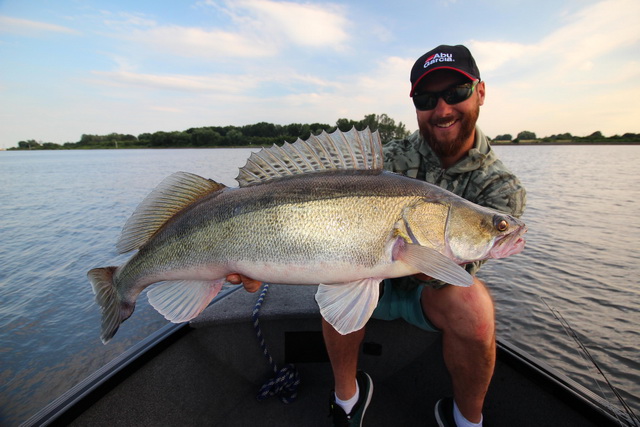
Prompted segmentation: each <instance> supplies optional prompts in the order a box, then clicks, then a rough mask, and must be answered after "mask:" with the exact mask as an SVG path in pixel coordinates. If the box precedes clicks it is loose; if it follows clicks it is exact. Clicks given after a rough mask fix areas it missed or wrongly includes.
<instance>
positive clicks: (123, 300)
mask: <svg viewBox="0 0 640 427" xmlns="http://www.w3.org/2000/svg"><path fill="white" fill-rule="evenodd" d="M382 159H383V155H382V144H381V142H380V137H379V135H378V133H377V132H376V133H371V132H370V131H369V129H366V130H364V131H356V130H355V129H352V130H351V131H349V132H346V133H343V132H339V131H336V132H334V133H332V134H327V133H326V132H323V133H322V134H321V135H319V136H311V137H310V138H309V139H308V140H306V141H302V140H300V139H299V140H298V141H296V142H295V143H294V144H285V145H284V146H283V147H278V146H275V145H274V146H273V147H271V148H268V149H263V150H262V151H260V152H258V153H253V154H252V155H251V156H250V157H249V159H248V160H247V164H246V165H245V166H244V167H242V168H241V169H240V173H239V175H238V177H237V178H236V179H237V181H238V183H239V187H238V188H230V187H226V186H224V185H222V184H218V183H216V182H214V181H212V180H209V179H205V178H202V177H200V176H197V175H193V174H190V173H185V172H177V173H175V174H173V175H171V176H169V177H168V178H166V179H165V180H164V181H163V182H162V183H161V184H160V185H159V186H158V187H157V188H156V189H155V190H153V192H152V193H151V194H150V195H149V196H147V197H146V198H145V199H144V200H143V201H142V203H141V204H140V206H138V208H137V209H136V211H135V212H134V213H133V215H132V216H131V218H130V219H129V220H128V221H127V222H126V224H125V226H124V228H123V231H122V235H121V236H120V239H119V241H118V242H117V249H118V251H119V252H120V253H125V252H129V251H132V250H136V249H137V252H136V253H135V254H134V255H133V256H132V257H131V258H130V259H129V260H128V261H127V262H126V263H125V264H124V265H122V266H120V267H105V268H96V269H93V270H90V271H89V272H88V277H89V280H90V282H91V285H92V287H93V291H94V293H95V294H96V301H97V303H98V304H99V305H100V307H101V311H102V333H101V339H102V341H103V342H104V343H107V342H108V341H109V340H110V339H111V338H112V337H113V336H114V334H115V333H116V331H117V330H118V327H119V326H120V324H121V323H122V322H123V321H124V320H126V319H127V318H129V316H131V314H132V313H133V310H134V308H135V303H136V298H137V297H138V295H139V294H140V292H142V291H143V290H144V289H145V288H146V287H147V286H150V285H153V284H156V285H155V286H154V287H153V288H151V289H150V291H149V292H148V294H147V296H148V298H149V301H150V303H151V305H152V306H153V307H154V308H155V309H156V310H158V311H159V312H160V313H162V314H163V315H164V316H165V317H166V318H167V319H168V320H170V321H172V322H176V323H177V322H184V321H187V320H190V319H192V318H194V317H195V316H197V315H198V314H199V313H200V312H201V311H202V310H203V309H204V308H205V307H206V306H207V305H208V304H209V302H211V300H212V299H213V298H214V297H215V296H216V294H217V293H218V292H219V290H220V288H221V287H222V285H223V283H224V282H225V277H226V276H227V275H228V274H230V273H240V274H243V275H245V276H248V277H252V278H254V279H257V280H261V281H263V282H269V283H280V284H320V285H319V287H318V291H317V293H316V301H317V302H318V305H319V307H320V312H321V315H322V316H323V317H324V318H325V319H326V320H327V321H328V322H329V323H331V324H332V325H333V326H334V327H335V328H336V330H338V331H339V332H340V333H342V334H347V333H349V332H352V331H355V330H358V329H360V328H361V327H362V326H364V324H365V323H366V322H367V320H368V319H369V317H370V316H371V313H372V312H373V310H374V309H375V307H376V305H377V302H378V292H379V283H380V281H381V280H383V279H385V278H392V277H400V276H407V275H412V274H417V273H420V272H421V273H424V274H426V275H428V276H431V277H434V278H437V279H440V280H443V281H445V282H448V283H451V284H453V285H458V286H470V285H471V284H472V282H473V279H472V277H471V276H470V275H469V274H468V273H467V272H466V271H465V270H464V269H463V268H462V267H461V266H460V265H461V264H465V263H468V262H472V261H477V260H482V259H487V258H502V257H506V256H509V255H511V254H515V253H518V252H520V251H521V250H522V249H523V247H524V239H523V237H522V235H523V234H524V232H525V231H526V228H525V226H524V224H523V223H522V222H521V221H519V220H518V219H516V218H513V217H511V216H509V215H506V214H504V213H500V212H496V211H493V210H490V209H487V208H484V207H481V206H478V205H476V204H473V203H471V202H469V201H467V200H464V199H462V198H460V197H458V196H456V195H454V194H453V193H450V192H448V191H446V190H444V189H441V188H439V187H437V186H434V185H431V184H428V183H426V182H422V181H418V180H415V179H411V178H407V177H405V176H402V175H397V174H394V173H391V172H387V171H384V170H383V160H382ZM159 282H162V283H159Z"/></svg>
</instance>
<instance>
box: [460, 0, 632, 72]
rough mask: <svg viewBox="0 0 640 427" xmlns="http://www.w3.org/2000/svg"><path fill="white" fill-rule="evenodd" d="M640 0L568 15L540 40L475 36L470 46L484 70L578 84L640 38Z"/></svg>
mask: <svg viewBox="0 0 640 427" xmlns="http://www.w3.org/2000/svg"><path fill="white" fill-rule="evenodd" d="M638 16H640V3H639V2H637V1H635V0H606V1H602V2H600V3H597V4H594V5H592V6H589V7H586V8H584V9H582V10H581V11H579V12H577V13H575V14H573V15H567V16H566V17H565V22H566V25H564V26H563V27H560V28H558V29H557V30H556V31H554V32H552V33H551V34H549V35H548V36H547V37H545V38H543V39H541V40H540V41H538V42H536V43H531V44H523V43H515V42H501V41H478V40H472V41H471V42H470V46H471V48H472V51H473V52H474V54H475V56H476V59H477V60H478V62H479V65H480V69H481V72H487V73H488V74H492V73H494V72H495V73H496V74H498V75H501V76H504V75H506V73H507V71H506V70H511V74H512V75H513V76H514V77H516V78H517V79H518V80H523V78H526V77H527V76H529V77H530V80H534V79H535V80H536V81H537V82H538V84H540V83H543V82H544V83H549V84H558V83H562V84H566V83H569V84H576V83H580V82H581V81H585V80H588V78H589V77H588V76H590V75H592V73H593V72H596V71H599V70H601V67H598V64H599V63H601V62H603V61H607V56H608V55H609V54H610V53H612V52H614V51H616V50H620V49H623V48H626V47H629V46H633V45H634V44H637V43H638V41H639V40H640V26H638V25H637V22H636V21H637V17H638Z"/></svg>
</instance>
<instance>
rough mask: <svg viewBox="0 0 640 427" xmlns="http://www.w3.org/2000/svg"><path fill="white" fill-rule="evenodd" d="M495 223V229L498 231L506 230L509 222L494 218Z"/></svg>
mask: <svg viewBox="0 0 640 427" xmlns="http://www.w3.org/2000/svg"><path fill="white" fill-rule="evenodd" d="M495 224H496V229H497V230H498V231H500V232H502V231H507V229H508V228H509V222H507V220H506V219H499V218H496V221H495Z"/></svg>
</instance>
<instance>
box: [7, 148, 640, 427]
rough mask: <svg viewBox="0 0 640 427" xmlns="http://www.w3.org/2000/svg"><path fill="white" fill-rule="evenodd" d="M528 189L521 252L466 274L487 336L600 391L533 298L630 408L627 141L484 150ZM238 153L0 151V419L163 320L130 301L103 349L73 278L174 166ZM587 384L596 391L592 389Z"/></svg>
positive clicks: (213, 173)
mask: <svg viewBox="0 0 640 427" xmlns="http://www.w3.org/2000/svg"><path fill="white" fill-rule="evenodd" d="M495 149H496V151H497V152H498V154H499V155H500V157H501V158H502V159H503V161H504V162H505V163H506V164H507V165H508V166H509V168H510V169H511V170H512V171H513V172H515V173H516V174H517V175H518V176H519V177H520V179H521V180H522V181H523V183H524V185H525V187H526V188H527V191H528V205H527V211H526V213H525V216H524V217H523V219H524V220H525V222H526V223H527V225H528V228H529V232H528V234H527V247H526V248H525V250H524V252H523V253H522V254H519V255H516V256H514V257H511V258H509V259H505V260H497V261H491V262H489V263H487V264H486V265H485V266H484V267H483V268H482V270H481V271H480V273H479V276H480V277H481V278H482V279H483V280H485V281H486V282H487V283H488V284H489V286H490V288H491V289H492V293H493V296H494V298H495V300H496V306H497V311H498V333H499V338H502V339H505V340H508V341H509V342H511V343H513V344H515V345H517V346H518V347H520V348H522V349H524V350H526V351H528V352H529V353H531V354H533V355H534V356H536V357H538V358H539V359H541V360H543V361H545V362H547V363H548V364H550V365H552V366H554V367H556V368H558V369H559V370H561V371H562V372H564V373H565V374H567V375H569V376H570V377H571V378H573V379H575V380H576V381H578V382H580V383H582V384H584V385H585V386H586V387H588V388H590V389H592V390H594V391H595V392H596V393H599V394H601V393H604V395H605V397H606V398H608V399H612V393H610V392H608V391H607V390H606V389H604V386H602V381H601V380H600V378H599V377H598V375H597V374H596V373H595V372H594V369H593V368H592V367H591V366H590V365H589V364H588V363H586V362H585V359H584V358H583V357H582V356H581V354H580V351H579V350H578V346H577V345H576V343H575V342H574V341H573V340H572V339H571V338H570V337H568V336H567V334H566V333H565V332H564V330H563V328H562V326H561V324H560V323H559V321H558V320H557V319H556V318H555V317H554V315H553V314H552V313H551V312H550V310H549V309H548V308H547V306H546V305H545V303H544V302H543V300H542V299H541V298H544V300H545V301H546V302H547V303H548V304H549V305H550V306H551V307H553V308H554V309H556V310H558V311H559V312H560V313H561V314H562V316H563V317H564V318H565V319H566V320H567V321H568V322H569V323H570V325H571V326H572V328H573V329H574V330H575V331H576V333H577V334H578V335H579V337H580V338H581V340H582V342H583V343H584V344H585V346H586V347H587V348H588V349H589V351H590V352H591V354H592V355H593V356H594V358H595V359H596V361H597V362H598V363H599V364H600V366H601V367H602V369H603V371H604V372H605V373H606V375H607V377H608V378H609V380H610V381H611V382H612V383H613V384H614V385H615V386H616V387H617V388H618V389H619V390H620V392H621V394H622V395H623V396H624V397H625V399H626V400H627V402H628V403H629V404H630V405H631V406H632V407H633V408H634V409H635V410H636V412H639V411H640V362H639V359H640V358H638V348H639V347H640V305H639V302H640V279H639V277H640V252H639V251H640V215H639V214H640V179H639V177H638V166H637V165H638V163H639V162H640V146H620V147H611V146H576V147H568V146H498V147H496V148H495ZM249 153H250V150H248V149H201V150H188V149H185V150H104V151H38V152H0V201H1V202H0V262H1V267H0V301H1V303H0V342H1V343H2V344H1V345H0V425H18V424H20V423H21V422H23V421H25V420H26V419H28V418H29V417H30V416H32V415H33V414H35V413H36V412H37V411H38V410H39V409H41V408H42V407H43V406H45V405H47V404H48V403H50V402H51V401H52V400H53V399H55V398H56V397H57V396H58V395H60V394H62V393H63V392H65V391H66V390H68V389H69V388H70V387H72V386H74V385H75V384H77V383H78V382H79V381H81V380H83V379H84V378H86V377H87V376H88V375H90V374H91V373H92V372H94V371H95V370H96V369H98V368H99V367H101V366H103V365H104V364H106V363H107V362H109V361H110V360H112V359H113V358H114V357H116V356H117V355H119V354H120V353H122V352H123V351H124V350H126V349H127V348H128V347H130V346H132V345H133V344H134V343H136V342H137V341H138V340H140V339H141V338H143V337H145V336H147V335H148V334H150V333H152V332H153V331H155V330H157V329H158V328H160V327H161V326H163V325H164V324H165V323H166V321H165V320H164V319H163V318H162V316H160V315H159V314H158V313H156V312H155V310H153V309H152V308H151V307H150V306H149V305H148V303H147V300H146V297H145V296H144V295H142V296H141V297H140V298H139V299H138V304H137V307H136V311H135V313H134V315H133V316H132V317H131V318H130V319H129V320H127V321H126V322H125V323H124V324H123V325H122V326H121V328H120V330H119V331H118V334H117V335H116V336H115V338H114V339H113V340H112V341H111V342H110V343H109V344H108V345H106V346H104V345H102V343H101V342H100V339H99V335H100V313H99V309H98V307H97V306H96V304H95V303H94V301H93V298H94V296H93V293H92V291H91V287H90V285H89V283H88V281H87V279H86V272H87V271H88V270H89V269H91V268H93V267H99V266H106V265H119V264H121V263H122V262H124V260H126V259H127V258H128V256H129V255H118V254H117V253H116V250H115V242H116V240H117V238H118V235H119V233H120V230H121V228H122V226H123V224H124V223H125V221H126V220H127V218H128V217H129V215H131V213H132V212H133V210H134V209H135V207H136V206H137V204H138V203H139V202H140V201H141V200H142V199H143V198H144V197H145V196H146V195H147V194H148V193H149V192H150V191H151V190H152V189H153V188H154V187H155V186H156V185H157V184H158V183H159V182H160V181H162V179H163V178H165V177H166V176H167V175H169V174H171V173H173V172H175V171H179V170H183V171H188V172H193V173H196V174H199V175H202V176H204V177H207V178H211V179H214V180H216V181H219V182H222V183H224V184H226V185H231V186H235V185H236V184H235V181H234V178H235V176H236V174H237V168H238V167H239V166H242V165H243V164H244V163H245V161H246V159H247V157H248V156H249ZM600 388H603V390H602V392H601V391H600Z"/></svg>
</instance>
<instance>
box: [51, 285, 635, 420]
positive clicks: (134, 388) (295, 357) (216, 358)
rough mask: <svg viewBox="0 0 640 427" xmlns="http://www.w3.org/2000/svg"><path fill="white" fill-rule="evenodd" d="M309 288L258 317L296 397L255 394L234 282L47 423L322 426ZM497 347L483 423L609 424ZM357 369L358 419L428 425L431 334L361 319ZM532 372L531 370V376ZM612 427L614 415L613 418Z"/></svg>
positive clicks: (321, 382) (256, 353)
mask: <svg viewBox="0 0 640 427" xmlns="http://www.w3.org/2000/svg"><path fill="white" fill-rule="evenodd" d="M314 292H315V287H313V286H293V287H292V286H286V287H285V286H277V285H272V286H271V288H270V290H269V292H268V294H267V296H266V300H265V302H264V304H263V307H262V310H261V315H260V326H261V328H262V331H263V334H264V338H265V342H266V345H267V348H268V350H269V352H270V353H271V355H272V356H273V358H274V360H275V362H276V363H277V364H278V365H279V366H282V365H283V363H285V362H286V363H289V362H291V363H294V364H295V366H296V368H297V370H298V372H299V374H300V379H301V384H300V386H299V389H298V398H297V400H296V401H295V402H294V403H290V404H284V403H282V402H281V401H280V400H279V399H278V398H277V397H271V398H268V399H266V400H263V401H258V400H257V399H256V395H257V393H258V390H259V389H260V386H261V385H262V384H263V383H264V382H265V381H266V380H268V379H269V378H270V377H272V376H273V373H272V371H271V368H270V366H269V364H268V362H267V361H266V359H265V358H264V356H263V354H262V350H261V348H260V346H259V344H258V340H257V338H256V334H255V331H254V328H253V325H252V321H251V311H252V310H253V307H254V304H255V301H256V299H257V297H258V294H248V293H246V292H244V291H242V290H240V291H238V292H233V293H231V294H230V295H228V296H227V297H226V298H223V299H221V300H220V301H219V302H217V303H214V304H213V305H211V306H210V307H209V308H208V309H207V310H206V311H205V312H204V313H203V314H202V315H201V316H200V317H198V318H197V319H194V321H192V322H191V325H190V326H187V327H184V328H181V329H180V331H179V332H177V333H176V334H174V335H173V336H172V337H171V338H169V339H167V340H164V341H163V343H162V344H161V345H159V346H154V348H153V349H152V350H151V351H149V352H147V354H146V355H145V357H141V358H139V359H138V360H136V361H135V362H133V363H131V364H130V365H129V366H128V367H127V368H126V369H123V370H122V371H121V373H120V374H118V375H117V376H115V377H113V378H110V379H109V380H108V381H105V382H104V383H103V384H102V385H101V386H100V387H98V388H96V389H95V390H94V391H92V392H91V393H88V394H87V396H85V397H83V399H82V402H80V404H77V405H75V406H74V407H73V408H72V409H71V410H68V411H66V412H65V413H64V414H63V415H61V416H59V417H58V418H57V419H56V420H55V422H54V423H53V424H54V425H55V424H59V425H62V424H65V425H67V424H70V425H73V426H113V425H118V426H160V425H162V426H200V425H203V426H204V425H216V426H309V427H311V426H328V425H331V419H330V418H329V409H328V401H329V393H330V390H331V388H332V383H333V380H332V374H331V368H330V366H329V363H328V361H327V358H326V352H325V350H324V347H323V344H322V336H321V332H320V319H319V313H318V310H317V306H316V304H315V301H314V300H313V294H314ZM512 350H513V348H512V347H510V346H506V347H505V346H504V345H501V346H500V347H499V356H498V362H497V366H496V371H495V375H494V378H493V381H492V384H491V387H490V390H489V393H488V396H487V399H486V405H485V409H484V417H485V425H487V426H493V427H500V426H520V427H526V426H565V427H571V426H576V427H578V426H580V427H585V426H587V427H588V426H603V425H618V424H616V423H614V422H613V421H612V419H611V418H610V417H608V416H606V415H603V414H602V413H601V412H600V411H596V410H593V408H590V407H589V406H588V405H585V404H584V402H583V401H582V399H577V398H575V396H571V395H568V396H567V393H566V391H565V390H564V389H563V388H562V387H559V386H558V385H557V384H555V383H554V382H553V381H549V379H548V378H547V377H545V376H540V375H539V373H538V372H537V371H538V367H536V366H532V365H531V364H530V363H529V362H525V363H523V362H522V361H519V360H518V356H517V355H516V356H514V354H513V352H512ZM360 366H361V368H362V369H364V370H365V371H367V372H368V373H369V374H370V375H371V377H372V378H373V382H374V394H373V399H372V402H371V405H370V407H369V409H368V411H367V413H366V417H365V420H364V425H365V426H434V425H436V423H435V418H434V415H433V408H434V405H435V403H436V401H437V400H438V399H439V398H441V397H443V396H447V395H451V388H450V382H449V380H448V377H447V373H446V369H445V368H444V363H443V360H442V356H441V344H440V339H439V335H438V334H434V333H426V332H424V331H421V330H419V329H417V328H415V327H413V326H411V325H409V324H406V323H405V322H402V321H393V322H384V321H377V320H375V319H373V320H371V321H370V322H369V324H368V326H367V335H366V338H365V344H364V346H363V350H362V354H361V357H360ZM534 374H535V375H534ZM623 425H624V424H623Z"/></svg>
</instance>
